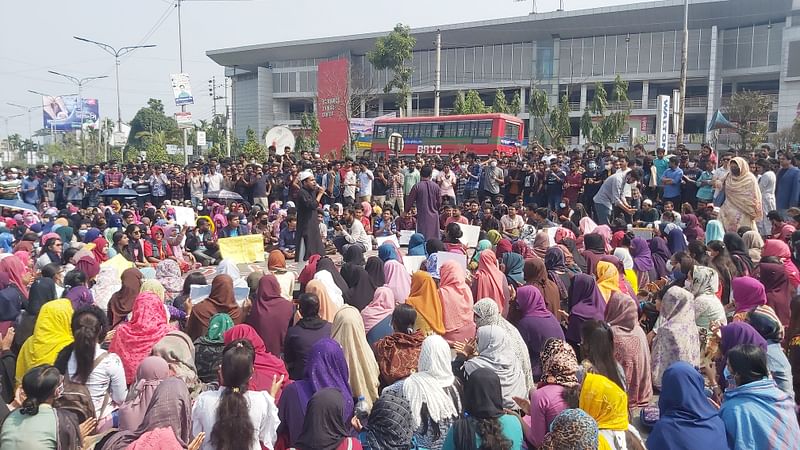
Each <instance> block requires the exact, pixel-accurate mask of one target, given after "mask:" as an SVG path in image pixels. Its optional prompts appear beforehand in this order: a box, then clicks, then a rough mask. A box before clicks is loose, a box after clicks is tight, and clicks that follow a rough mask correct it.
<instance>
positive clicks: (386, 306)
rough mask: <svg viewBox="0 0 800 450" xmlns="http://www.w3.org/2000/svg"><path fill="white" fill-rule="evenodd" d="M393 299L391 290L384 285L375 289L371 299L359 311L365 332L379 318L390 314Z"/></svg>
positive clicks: (392, 309)
mask: <svg viewBox="0 0 800 450" xmlns="http://www.w3.org/2000/svg"><path fill="white" fill-rule="evenodd" d="M394 306H395V301H394V294H393V293H392V290H391V289H389V288H388V287H386V286H381V287H379V288H378V289H375V295H374V296H373V297H372V301H371V302H370V303H369V305H367V306H366V307H364V309H363V310H362V311H361V319H363V320H364V329H365V330H366V332H367V333H369V330H371V329H372V328H373V327H374V326H375V325H377V324H378V323H379V322H380V321H381V320H383V319H385V318H386V317H388V316H390V315H392V312H393V311H394Z"/></svg>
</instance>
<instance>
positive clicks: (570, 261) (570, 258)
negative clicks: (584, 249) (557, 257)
mask: <svg viewBox="0 0 800 450" xmlns="http://www.w3.org/2000/svg"><path fill="white" fill-rule="evenodd" d="M558 246H559V248H561V250H562V251H563V252H564V262H565V263H566V264H567V267H568V268H569V269H570V270H571V271H572V272H573V273H586V272H587V271H588V267H587V266H588V264H587V263H586V258H584V257H583V253H581V252H580V251H579V250H578V246H577V244H576V243H575V240H574V239H567V238H565V239H563V240H562V241H561V243H559V244H558Z"/></svg>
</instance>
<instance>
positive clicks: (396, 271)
mask: <svg viewBox="0 0 800 450" xmlns="http://www.w3.org/2000/svg"><path fill="white" fill-rule="evenodd" d="M383 274H384V280H385V282H386V284H385V287H387V288H389V290H391V291H392V295H393V296H394V301H395V303H405V301H406V299H407V298H408V295H409V294H410V293H411V275H409V274H408V271H407V270H406V268H405V266H403V265H402V264H400V263H399V262H397V261H389V262H387V263H386V264H385V265H384V266H383Z"/></svg>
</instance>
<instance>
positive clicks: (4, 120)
mask: <svg viewBox="0 0 800 450" xmlns="http://www.w3.org/2000/svg"><path fill="white" fill-rule="evenodd" d="M24 115H25V114H12V115H10V116H0V119H3V122H5V124H6V145H7V146H8V149H9V150H11V136H10V134H11V132H10V131H9V130H8V121H9V120H11V119H13V118H15V117H22V116H24Z"/></svg>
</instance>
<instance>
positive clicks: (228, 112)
mask: <svg viewBox="0 0 800 450" xmlns="http://www.w3.org/2000/svg"><path fill="white" fill-rule="evenodd" d="M229 95H233V86H231V92H230V94H229V93H228V77H225V151H226V152H227V154H228V158H230V157H231V117H233V98H231V101H230V102H228V96H229Z"/></svg>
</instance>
